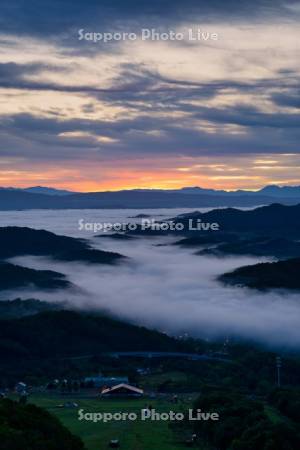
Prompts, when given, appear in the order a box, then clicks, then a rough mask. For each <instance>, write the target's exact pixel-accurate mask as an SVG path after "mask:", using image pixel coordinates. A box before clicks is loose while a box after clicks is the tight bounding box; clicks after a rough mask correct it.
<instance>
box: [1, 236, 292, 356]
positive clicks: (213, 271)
mask: <svg viewBox="0 0 300 450" xmlns="http://www.w3.org/2000/svg"><path fill="white" fill-rule="evenodd" d="M89 238H90V240H91V243H92V244H93V246H94V247H95V248H99V249H102V250H107V251H116V252H119V253H121V254H123V255H125V256H127V257H128V259H127V260H124V261H122V262H120V263H119V264H117V265H112V266H110V265H95V264H82V263H64V262H57V261H55V262H54V261H53V260H49V259H47V258H41V257H28V256H26V257H18V258H14V259H13V260H12V262H15V263H18V264H20V265H24V266H27V267H32V268H35V269H51V270H56V271H58V272H62V273H64V274H66V276H67V277H68V279H69V280H70V281H71V282H72V283H73V284H74V285H75V287H74V288H73V289H71V290H65V291H55V292H51V293H45V292H44V291H43V292H39V291H36V290H30V289H28V290H27V291H24V290H22V292H19V293H18V292H17V291H15V292H13V293H9V295H10V296H11V298H12V297H16V296H22V298H29V297H34V298H39V299H41V300H47V301H55V302H62V303H66V304H67V305H70V307H73V308H74V307H75V308H80V309H84V310H88V309H92V310H99V311H106V312H109V313H111V314H113V315H114V316H117V317H119V318H122V319H126V320H129V321H131V322H134V323H137V324H142V325H146V326H149V327H152V328H156V329H159V330H162V331H165V332H168V333H171V334H175V335H180V334H182V333H188V334H189V335H191V336H194V337H202V338H216V337H225V336H235V337H242V338H245V339H251V340H252V339H254V340H256V341H258V342H261V343H264V344H267V345H271V346H288V347H294V348H298V347H299V346H300V298H299V294H296V293H292V294H291V293H286V292H274V291H273V292H266V293H263V292H259V291H255V290H250V289H247V288H240V287H225V286H224V285H222V284H221V283H220V282H218V281H217V280H216V278H217V276H218V275H220V274H222V273H224V272H227V271H231V270H233V269H235V268H237V267H240V266H243V265H248V264H255V263H257V262H259V261H266V258H252V257H226V258H217V257H210V256H199V255H195V254H194V252H195V250H190V249H182V248H178V247H177V246H173V245H171V244H172V243H173V242H175V241H176V240H178V238H176V237H175V236H172V237H159V238H140V237H139V238H137V239H134V240H130V241H118V240H113V239H110V238H105V239H103V238H97V237H92V236H90V237H89ZM2 297H3V295H2Z"/></svg>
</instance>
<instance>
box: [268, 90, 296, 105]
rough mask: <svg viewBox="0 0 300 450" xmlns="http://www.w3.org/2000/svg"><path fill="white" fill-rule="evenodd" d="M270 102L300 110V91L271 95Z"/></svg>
mask: <svg viewBox="0 0 300 450" xmlns="http://www.w3.org/2000/svg"><path fill="white" fill-rule="evenodd" d="M272 100H273V102H274V103H276V104H277V105H279V106H287V107H292V108H298V109H300V90H299V89H298V90H294V91H289V92H278V93H276V94H273V95H272Z"/></svg>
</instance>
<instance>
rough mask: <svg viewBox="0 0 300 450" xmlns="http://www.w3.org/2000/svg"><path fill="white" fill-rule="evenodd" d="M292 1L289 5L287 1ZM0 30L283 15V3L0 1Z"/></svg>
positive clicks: (50, 31) (35, 31) (42, 31)
mask: <svg viewBox="0 0 300 450" xmlns="http://www.w3.org/2000/svg"><path fill="white" fill-rule="evenodd" d="M289 3H290V4H291V3H293V2H292V1H290V2H289ZM0 13H1V14H0V17H1V19H0V26H1V30H2V32H5V33H11V34H17V35H23V34H27V35H33V36H38V35H42V36H46V35H48V36H51V35H53V36H55V34H57V33H58V34H63V33H67V32H71V30H76V29H78V27H79V28H82V27H86V28H88V27H96V28H97V29H99V28H102V27H110V26H111V25H112V24H113V25H114V26H116V25H118V26H119V27H120V28H123V27H124V26H131V27H133V28H134V27H135V26H136V23H137V21H138V22H139V26H141V25H142V26H146V25H147V26H149V25H151V22H152V24H153V25H155V26H157V25H158V24H159V23H162V22H163V25H164V26H169V25H170V23H181V22H183V21H186V20H194V19H196V18H197V17H200V18H201V17H202V18H207V19H209V18H221V19H224V18H226V17H228V18H234V17H237V18H240V17H247V18H249V17H253V16H254V17H262V16H272V15H274V14H277V15H278V14H280V15H281V17H283V16H284V15H285V14H288V10H287V9H286V2H285V1H283V0H255V1H252V2H249V1H248V0H227V1H226V2H225V1H224V0H210V1H207V0H186V1H184V2H182V0H151V1H149V0H126V1H124V0H115V1H112V0H86V1H84V2H83V1H81V0H43V2H41V1H39V0H27V1H26V2H24V1H23V0H13V1H12V0H2V1H1V6H0Z"/></svg>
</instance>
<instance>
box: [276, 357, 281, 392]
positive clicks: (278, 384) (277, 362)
mask: <svg viewBox="0 0 300 450" xmlns="http://www.w3.org/2000/svg"><path fill="white" fill-rule="evenodd" d="M281 365H282V364H281V358H280V356H276V368H277V386H278V387H279V388H280V386H281V380H280V369H281Z"/></svg>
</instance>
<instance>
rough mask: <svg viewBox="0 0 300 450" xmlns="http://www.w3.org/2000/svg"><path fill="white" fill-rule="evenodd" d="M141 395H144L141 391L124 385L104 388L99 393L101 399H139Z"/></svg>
mask: <svg viewBox="0 0 300 450" xmlns="http://www.w3.org/2000/svg"><path fill="white" fill-rule="evenodd" d="M142 395H144V391H143V389H139V388H137V387H135V386H131V385H129V384H126V383H121V384H117V385H115V386H112V387H108V388H104V389H102V391H101V396H102V397H141V396H142Z"/></svg>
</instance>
